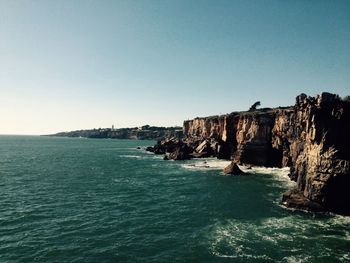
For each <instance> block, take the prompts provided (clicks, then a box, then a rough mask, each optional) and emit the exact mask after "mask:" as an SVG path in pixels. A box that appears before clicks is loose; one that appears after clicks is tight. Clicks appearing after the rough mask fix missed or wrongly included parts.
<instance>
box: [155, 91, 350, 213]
mask: <svg viewBox="0 0 350 263" xmlns="http://www.w3.org/2000/svg"><path fill="white" fill-rule="evenodd" d="M183 133H184V136H185V139H183V140H178V139H174V138H167V139H166V140H163V141H159V143H158V144H157V145H156V146H155V149H153V150H155V151H156V152H157V151H158V153H166V154H168V156H167V158H170V159H184V158H192V157H206V156H216V157H218V158H224V159H231V160H233V161H235V162H237V163H240V164H248V165H259V166H267V167H285V166H289V167H290V168H291V174H290V176H291V179H292V180H295V181H296V182H297V189H293V191H290V192H287V193H286V194H284V196H283V202H284V204H285V205H286V206H289V207H294V208H300V209H304V210H313V211H315V210H317V211H325V210H327V211H334V212H336V213H341V214H350V191H349V190H350V170H349V169H350V168H349V167H350V139H349V136H350V102H349V100H348V99H347V100H342V99H341V98H339V96H337V95H334V94H330V93H322V94H321V95H318V96H317V97H315V98H314V97H308V96H306V95H305V94H301V95H300V96H298V97H297V98H296V103H295V105H294V106H293V107H284V108H276V109H261V110H255V111H248V112H234V113H231V114H227V115H222V116H212V117H206V118H196V119H193V120H187V121H185V122H184V125H183ZM169 145H172V146H170V147H169ZM174 145H181V148H179V147H176V146H175V147H174ZM184 145H186V146H184ZM181 149H183V150H181ZM184 151H185V152H186V153H185V154H184Z"/></svg>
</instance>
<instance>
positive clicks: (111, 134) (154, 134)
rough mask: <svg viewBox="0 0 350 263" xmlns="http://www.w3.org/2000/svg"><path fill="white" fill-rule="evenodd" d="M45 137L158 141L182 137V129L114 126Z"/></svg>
mask: <svg viewBox="0 0 350 263" xmlns="http://www.w3.org/2000/svg"><path fill="white" fill-rule="evenodd" d="M45 136H56V137H82V138H101V139H103V138H110V139H132V140H133V139H134V140H158V139H161V138H164V137H174V136H175V137H182V127H176V126H175V127H157V126H150V125H144V126H141V127H133V128H117V129H115V128H114V126H112V127H111V128H98V129H89V130H76V131H68V132H59V133H55V134H49V135H45Z"/></svg>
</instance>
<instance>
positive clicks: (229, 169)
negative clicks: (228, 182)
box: [224, 162, 246, 175]
mask: <svg viewBox="0 0 350 263" xmlns="http://www.w3.org/2000/svg"><path fill="white" fill-rule="evenodd" d="M224 173H225V174H234V175H243V174H246V173H245V172H243V171H242V170H241V169H240V168H239V167H238V165H237V164H236V163H235V162H231V163H230V164H229V165H228V166H226V167H225V168H224Z"/></svg>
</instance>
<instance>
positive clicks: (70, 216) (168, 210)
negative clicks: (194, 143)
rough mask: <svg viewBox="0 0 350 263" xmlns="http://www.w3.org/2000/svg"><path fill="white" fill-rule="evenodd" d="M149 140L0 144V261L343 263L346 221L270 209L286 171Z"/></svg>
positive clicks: (347, 255)
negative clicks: (177, 157) (239, 166)
mask: <svg viewBox="0 0 350 263" xmlns="http://www.w3.org/2000/svg"><path fill="white" fill-rule="evenodd" d="M153 143H154V142H152V141H129V140H105V139H101V140H99V139H79V138H49V137H24V136H12V137H11V136H0V203H1V206H0V262H350V219H349V218H346V217H341V216H316V217H314V216H313V215H310V214H303V213H298V212H291V211H288V210H285V209H283V208H281V207H280V206H279V200H280V196H281V193H282V192H284V191H285V190H286V189H287V188H288V187H290V186H291V185H292V183H291V182H289V180H288V178H287V177H286V174H287V173H288V171H286V170H278V169H263V168H260V169H254V170H253V173H254V174H252V175H250V176H237V177H235V176H223V175H222V174H221V167H223V166H224V165H225V164H226V163H225V162H222V161H217V160H214V159H207V160H191V161H185V162H181V161H179V162H174V161H163V160H162V158H161V157H160V156H155V155H152V154H149V153H146V152H145V151H142V150H137V149H136V147H137V146H148V145H152V144H153ZM205 162H206V163H205Z"/></svg>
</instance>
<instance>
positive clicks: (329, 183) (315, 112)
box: [284, 93, 350, 214]
mask: <svg viewBox="0 0 350 263" xmlns="http://www.w3.org/2000/svg"><path fill="white" fill-rule="evenodd" d="M292 120H293V122H294V125H292V126H291V127H290V131H291V132H290V133H291V136H290V138H289V140H290V149H289V152H290V154H289V155H290V167H291V177H292V178H293V179H294V180H296V181H297V186H298V191H299V194H300V195H302V196H303V197H306V198H307V199H308V200H311V201H314V202H316V203H318V204H320V205H321V206H322V207H323V208H324V209H326V210H331V211H334V212H337V213H342V214H350V205H349V204H350V191H349V190H350V169H349V167H350V139H349V135H350V103H349V102H346V101H342V100H340V99H339V98H338V97H337V96H336V95H333V94H329V93H322V94H321V95H320V96H317V97H316V98H312V97H307V96H306V95H304V94H302V95H300V96H298V97H297V101H296V105H295V109H294V112H293V114H292ZM284 199H285V202H286V203H287V204H288V202H289V203H290V205H292V206H293V205H294V204H293V198H289V196H288V194H287V195H285V198H284Z"/></svg>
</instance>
